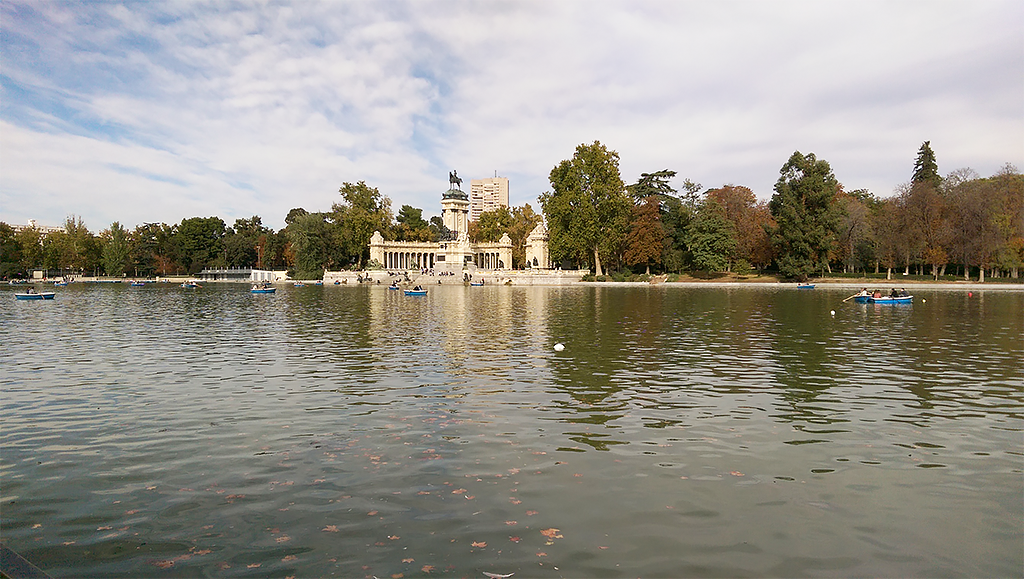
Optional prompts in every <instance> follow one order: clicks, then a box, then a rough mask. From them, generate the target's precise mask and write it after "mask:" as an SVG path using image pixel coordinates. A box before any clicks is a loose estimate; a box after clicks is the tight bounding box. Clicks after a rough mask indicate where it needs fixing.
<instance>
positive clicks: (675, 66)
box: [0, 0, 1024, 232]
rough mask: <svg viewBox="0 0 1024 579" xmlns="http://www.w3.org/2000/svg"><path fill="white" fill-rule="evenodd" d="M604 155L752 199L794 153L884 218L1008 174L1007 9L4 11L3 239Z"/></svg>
mask: <svg viewBox="0 0 1024 579" xmlns="http://www.w3.org/2000/svg"><path fill="white" fill-rule="evenodd" d="M594 141H600V142H601V143H602V144H604V145H605V146H606V147H608V148H609V149H611V150H614V151H616V152H617V153H618V155H619V167H620V170H621V173H622V178H623V180H624V181H625V182H626V183H632V182H635V181H636V180H637V179H638V178H639V176H640V175H641V174H642V173H649V172H654V171H658V170H662V169H669V170H673V171H676V172H677V174H678V175H677V177H676V178H675V179H674V180H673V181H672V184H673V185H674V186H675V187H676V188H682V182H683V180H684V179H690V180H692V181H694V182H697V183H701V184H702V185H703V187H704V188H705V189H707V188H713V187H721V186H723V185H742V186H746V187H749V188H750V189H752V190H753V191H754V193H755V194H756V195H757V196H758V198H760V199H769V198H770V197H771V196H772V194H773V187H774V184H775V182H776V180H777V179H778V177H779V170H780V169H781V167H782V165H783V164H785V163H786V161H787V160H788V158H789V157H790V155H792V154H793V153H794V152H795V151H799V152H801V153H804V154H807V153H814V154H815V156H816V157H817V158H818V159H824V160H826V161H828V162H829V163H830V165H831V167H832V170H833V172H834V173H835V175H836V177H837V179H838V180H839V181H840V182H841V183H842V184H843V186H844V187H845V188H846V189H847V190H853V189H868V190H870V191H871V192H872V193H874V194H875V195H876V196H880V197H886V196H889V195H892V194H893V191H894V189H895V188H896V187H898V186H899V185H900V184H902V183H906V182H907V181H909V180H910V178H911V175H912V174H913V166H914V161H915V159H916V157H917V152H918V150H919V148H920V147H921V144H922V143H923V142H924V141H929V142H930V143H931V147H932V149H933V150H934V151H935V155H936V159H937V161H938V165H939V172H940V173H942V174H948V173H949V172H952V171H954V170H957V169H961V168H965V167H970V168H972V169H974V170H975V171H977V172H978V173H979V174H980V175H982V176H989V175H992V174H995V173H996V172H998V171H999V170H1000V169H1001V168H1002V167H1003V166H1004V165H1005V164H1006V163H1012V164H1013V165H1015V166H1016V167H1018V168H1022V169H1024V2H1020V1H1019V0H1009V1H998V0H962V1H955V2H949V1H942V0H927V1H923V0H921V1H897V0H885V1H873V0H854V1H843V0H812V1H797V0H793V1H775V0H765V1H750V2H745V1H744V2H736V1H728V0H725V1H720V0H715V1H685V0H678V1H664V0H658V1H644V0H639V1H638V0H629V1H624V2H606V1H601V0H586V1H582V0H580V1H570V0H553V1H552V0H537V1H502V0H494V1H459V0H449V1H440V2H435V1H428V0H416V1H408V2H394V1H388V0H384V1H374V2H370V1H362V0H360V1H343V0H334V1H322V2H317V1H313V0H301V1H295V2H274V1H266V2H256V1H244V0H243V1H237V2H231V1H227V0H217V1H213V2H198V1H186V0H171V1H167V2H145V1H144V2H96V1H93V2H73V1H59V2H47V1H45V0H28V1H20V0H13V1H12V0H0V221H4V222H7V223H8V224H25V223H27V222H28V220H29V219H34V220H36V221H37V222H38V223H39V224H40V225H53V226H59V225H62V224H63V223H64V221H65V220H66V219H67V218H68V217H69V216H74V217H76V218H81V219H82V220H83V221H84V223H85V225H86V226H87V227H88V228H89V229H90V230H92V231H94V232H99V231H100V230H103V229H106V228H108V227H109V226H110V224H111V223H113V222H114V221H118V222H120V223H121V225H123V226H125V227H127V228H129V229H131V228H134V227H135V226H136V225H140V224H143V223H149V222H163V223H167V224H174V223H179V222H180V221H181V220H182V219H185V218H189V217H209V216H217V217H220V218H221V219H223V220H224V221H225V223H226V224H227V225H228V226H231V225H233V224H234V221H235V219H240V218H249V217H252V216H254V215H258V216H260V217H261V219H262V221H263V224H264V225H266V226H268V227H271V228H274V229H275V230H276V229H280V228H282V227H284V225H285V224H284V218H285V216H286V215H287V213H288V211H289V210H290V209H292V208H295V207H302V208H304V209H306V210H307V211H311V212H312V211H328V210H330V208H331V205H332V204H333V203H336V202H340V201H341V197H340V195H339V193H338V190H339V188H340V187H341V185H342V184H343V183H345V182H353V183H354V182H358V181H365V182H366V183H367V184H369V185H370V186H372V187H376V188H378V189H379V190H380V192H381V193H382V194H384V195H386V196H387V197H388V198H390V200H391V205H392V209H393V211H395V212H396V213H397V211H398V209H399V208H401V206H402V205H411V206H413V207H417V208H420V209H422V210H423V215H424V217H430V216H432V215H437V214H439V213H440V199H441V194H442V193H443V192H444V191H445V190H447V189H448V172H449V171H452V170H453V169H454V170H457V171H458V174H459V176H460V177H462V178H463V179H464V181H465V182H464V184H463V188H464V189H466V190H468V186H469V181H470V179H479V178H487V177H493V176H495V175H497V176H501V177H507V178H509V183H510V185H509V187H510V199H509V200H510V203H511V204H512V205H516V206H519V205H522V204H524V203H529V204H530V205H531V206H532V207H533V208H534V209H535V210H538V211H539V210H540V206H539V203H538V201H537V197H538V196H539V195H540V194H542V193H544V192H545V191H548V190H550V183H549V181H548V175H549V173H550V171H551V169H552V168H553V167H554V166H555V165H557V164H558V163H559V162H560V161H562V160H565V159H570V158H571V157H572V155H573V153H574V151H575V148H576V147H577V146H578V145H580V144H584V143H592V142H594Z"/></svg>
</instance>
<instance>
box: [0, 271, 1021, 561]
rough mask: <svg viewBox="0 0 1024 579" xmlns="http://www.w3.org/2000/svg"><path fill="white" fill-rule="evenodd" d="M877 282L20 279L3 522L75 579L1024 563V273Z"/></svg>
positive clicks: (7, 306) (39, 556)
mask: <svg viewBox="0 0 1024 579" xmlns="http://www.w3.org/2000/svg"><path fill="white" fill-rule="evenodd" d="M849 293H850V292H849V291H846V290H822V289H817V290H814V291H798V290H793V289H782V288H770V289H768V288H761V289H758V288H700V287H686V286H679V285H670V286H664V285H663V286H655V287H642V288H627V287H561V288H559V287H529V288H524V287H500V286H493V287H486V286H485V287H481V288H470V287H461V286H450V287H449V286H446V287H437V288H433V289H431V291H430V293H429V295H427V296H425V297H406V296H403V295H400V292H392V291H388V290H386V289H384V288H382V287H365V286H364V287H347V286H346V287H330V286H328V287H306V288H282V289H281V290H279V292H278V293H277V294H276V295H252V294H250V293H248V289H247V287H246V286H241V285H222V286H207V287H204V288H202V289H198V290H184V289H182V288H179V287H177V286H173V287H172V286H167V285H165V286H161V285H151V286H147V287H144V288H131V287H128V286H121V285H82V284H79V285H74V286H70V287H68V288H64V289H62V290H61V291H60V292H59V295H58V296H57V299H56V300H54V301H52V302H50V301H46V302H19V301H16V300H14V299H13V298H12V297H11V296H10V295H9V294H5V295H4V296H3V298H4V299H2V300H0V338H2V342H3V349H2V354H0V378H2V384H3V391H2V410H3V419H2V423H0V445H2V446H0V448H2V454H0V499H2V502H0V523H2V528H0V530H2V538H3V541H4V542H5V543H6V544H7V545H8V546H10V547H12V548H14V549H15V550H17V551H19V552H21V553H22V554H23V555H25V556H26V557H28V558H29V559H30V560H32V561H33V562H34V563H36V564H37V565H38V566H40V567H41V568H43V569H44V570H46V571H47V572H48V573H50V574H51V575H53V576H55V577H196V576H216V577H287V576H297V577H330V576H338V577H363V576H367V577H369V576H376V577H381V578H384V577H398V576H404V577H417V576H424V577H430V576H459V577H463V576H465V577H482V576H483V575H482V572H484V571H486V572H490V573H502V574H507V573H513V572H514V573H516V577H562V576H565V577H637V576H643V577H682V576H732V577H744V576H756V577H762V576H778V577H799V576H842V577H850V576H873V577H914V576H927V577H939V576H970V577H1005V576H1020V574H1021V572H1022V569H1024V555H1022V544H1024V506H1022V504H1024V500H1022V497H1024V482H1022V481H1024V471H1022V469H1024V452H1022V449H1024V435H1022V432H1024V355H1022V352H1024V338H1022V334H1024V292H1019V291H1000V290H985V291H975V292H974V293H973V296H970V297H969V296H968V295H967V292H966V291H962V290H948V291H947V290H942V291H927V290H923V291H919V292H917V298H916V301H915V303H914V304H913V305H912V306H887V307H886V306H873V305H861V304H854V303H852V302H846V303H843V302H842V299H843V298H845V297H847V295H848V294H849ZM830 310H835V312H836V313H835V316H831V315H830V313H829V312H830ZM559 342H561V343H564V344H565V350H564V351H561V352H555V351H554V350H553V345H554V344H555V343H559Z"/></svg>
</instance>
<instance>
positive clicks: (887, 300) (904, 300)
mask: <svg viewBox="0 0 1024 579" xmlns="http://www.w3.org/2000/svg"><path fill="white" fill-rule="evenodd" d="M913 301H914V296H899V297H896V298H891V297H888V296H885V297H880V298H870V300H869V301H868V303H869V304H909V303H912V302H913Z"/></svg>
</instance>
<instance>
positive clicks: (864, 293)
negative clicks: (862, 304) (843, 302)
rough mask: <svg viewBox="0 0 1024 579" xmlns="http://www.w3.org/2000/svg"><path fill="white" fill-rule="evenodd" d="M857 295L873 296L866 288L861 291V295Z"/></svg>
mask: <svg viewBox="0 0 1024 579" xmlns="http://www.w3.org/2000/svg"><path fill="white" fill-rule="evenodd" d="M857 295H858V296H869V295H871V294H870V293H868V288H864V289H862V290H860V293H859V294H857Z"/></svg>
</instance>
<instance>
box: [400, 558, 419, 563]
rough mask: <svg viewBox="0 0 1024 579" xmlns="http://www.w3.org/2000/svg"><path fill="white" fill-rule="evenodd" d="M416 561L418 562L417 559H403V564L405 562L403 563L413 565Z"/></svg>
mask: <svg viewBox="0 0 1024 579" xmlns="http://www.w3.org/2000/svg"><path fill="white" fill-rule="evenodd" d="M415 560H416V559H402V562H403V563H412V562H413V561H415Z"/></svg>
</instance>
